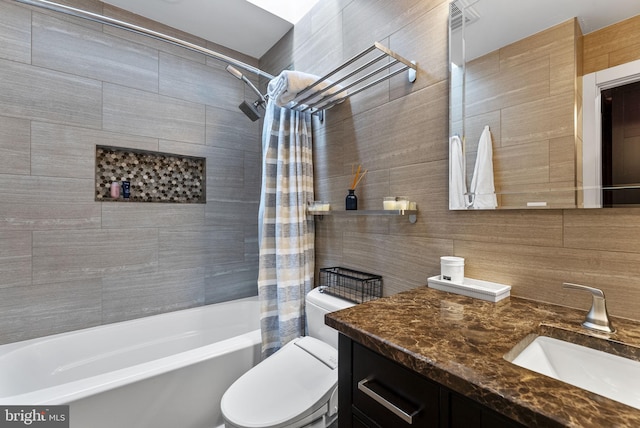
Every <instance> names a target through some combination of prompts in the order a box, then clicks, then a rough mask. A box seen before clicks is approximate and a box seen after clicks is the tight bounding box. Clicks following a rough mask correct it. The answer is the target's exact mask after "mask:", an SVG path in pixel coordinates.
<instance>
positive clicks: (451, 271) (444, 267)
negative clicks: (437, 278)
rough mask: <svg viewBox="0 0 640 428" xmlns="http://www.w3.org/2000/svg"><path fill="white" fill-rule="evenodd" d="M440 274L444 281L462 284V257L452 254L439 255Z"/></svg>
mask: <svg viewBox="0 0 640 428" xmlns="http://www.w3.org/2000/svg"><path fill="white" fill-rule="evenodd" d="M440 275H441V276H442V279H443V280H445V281H451V282H456V283H458V284H462V283H463V282H464V258H463V257H453V256H443V257H440Z"/></svg>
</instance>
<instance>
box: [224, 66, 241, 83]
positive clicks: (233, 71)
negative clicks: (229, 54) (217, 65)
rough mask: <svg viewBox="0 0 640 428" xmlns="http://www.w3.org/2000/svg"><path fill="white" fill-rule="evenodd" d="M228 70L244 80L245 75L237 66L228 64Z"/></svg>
mask: <svg viewBox="0 0 640 428" xmlns="http://www.w3.org/2000/svg"><path fill="white" fill-rule="evenodd" d="M227 71H228V72H229V73H231V74H232V75H233V76H234V77H235V78H236V79H240V80H242V77H243V74H242V72H240V70H238V69H237V68H235V67H234V66H233V65H227Z"/></svg>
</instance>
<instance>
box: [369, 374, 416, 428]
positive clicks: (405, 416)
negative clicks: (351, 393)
mask: <svg viewBox="0 0 640 428" xmlns="http://www.w3.org/2000/svg"><path fill="white" fill-rule="evenodd" d="M370 382H371V383H374V382H375V380H374V379H373V378H371V377H369V378H366V379H362V380H361V381H360V382H358V389H359V390H360V391H362V392H363V393H364V394H365V395H367V396H368V397H370V398H371V399H373V400H374V401H375V402H377V403H378V404H380V405H382V406H384V408H385V409H387V410H389V411H390V412H391V413H393V414H394V415H396V416H397V417H399V418H400V419H402V420H403V421H405V422H406V423H408V424H409V425H412V424H413V417H414V416H416V415H417V414H418V412H419V411H420V409H418V410H416V411H414V412H412V413H411V414H409V413H407V412H406V411H404V410H403V409H401V408H400V407H398V406H397V405H395V404H393V403H392V402H391V401H389V400H388V399H387V398H385V397H383V396H382V395H380V394H379V393H378V392H376V391H374V390H373V389H371V388H369V386H367V384H368V383H370ZM385 389H386V388H385Z"/></svg>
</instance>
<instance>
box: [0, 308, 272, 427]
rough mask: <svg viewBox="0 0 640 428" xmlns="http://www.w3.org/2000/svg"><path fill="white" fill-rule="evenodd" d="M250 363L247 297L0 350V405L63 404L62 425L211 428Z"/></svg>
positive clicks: (253, 316) (253, 334)
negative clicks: (67, 413) (66, 420)
mask: <svg viewBox="0 0 640 428" xmlns="http://www.w3.org/2000/svg"><path fill="white" fill-rule="evenodd" d="M259 360H260V330H259V312H258V301H257V299H256V298H248V299H241V300H236V301H233V302H227V303H218V304H214V305H208V306H203V307H198V308H193V309H187V310H183V311H177V312H171V313H166V314H161V315H154V316H150V317H146V318H140V319H136V320H132V321H125V322H120V323H115V324H107V325H103V326H99V327H93V328H88V329H84V330H78V331H73V332H69V333H61V334H57V335H54V336H47V337H43V338H38V339H32V340H27V341H23V342H16V343H10V344H7V345H2V346H0V404H6V405H9V404H16V405H36V404H38V405H41V404H51V405H53V404H69V405H70V418H69V419H70V425H71V428H102V427H104V428H113V427H122V428H162V427H166V428H192V427H193V428H196V427H197V428H211V427H216V426H219V425H221V424H222V423H223V420H222V415H221V413H220V399H221V398H222V394H223V393H224V392H225V391H226V389H227V388H228V387H229V386H230V385H231V384H232V383H233V382H234V381H235V380H236V379H237V378H238V377H240V376H241V375H242V374H243V373H245V372H246V371H247V370H249V369H250V368H251V367H253V366H254V365H255V364H257V363H258V362H259Z"/></svg>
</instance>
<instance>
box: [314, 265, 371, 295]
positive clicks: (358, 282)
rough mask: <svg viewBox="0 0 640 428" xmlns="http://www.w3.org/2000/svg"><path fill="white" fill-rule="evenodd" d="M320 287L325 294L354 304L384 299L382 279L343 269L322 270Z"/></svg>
mask: <svg viewBox="0 0 640 428" xmlns="http://www.w3.org/2000/svg"><path fill="white" fill-rule="evenodd" d="M320 285H321V286H325V287H327V288H325V290H324V291H325V293H328V294H331V295H334V296H336V297H342V298H343V299H347V300H350V301H352V302H354V303H362V302H368V301H369V300H374V299H377V298H379V297H382V277H381V276H380V275H374V274H371V273H366V272H360V271H357V270H353V269H347V268H343V267H330V268H322V269H320Z"/></svg>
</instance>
